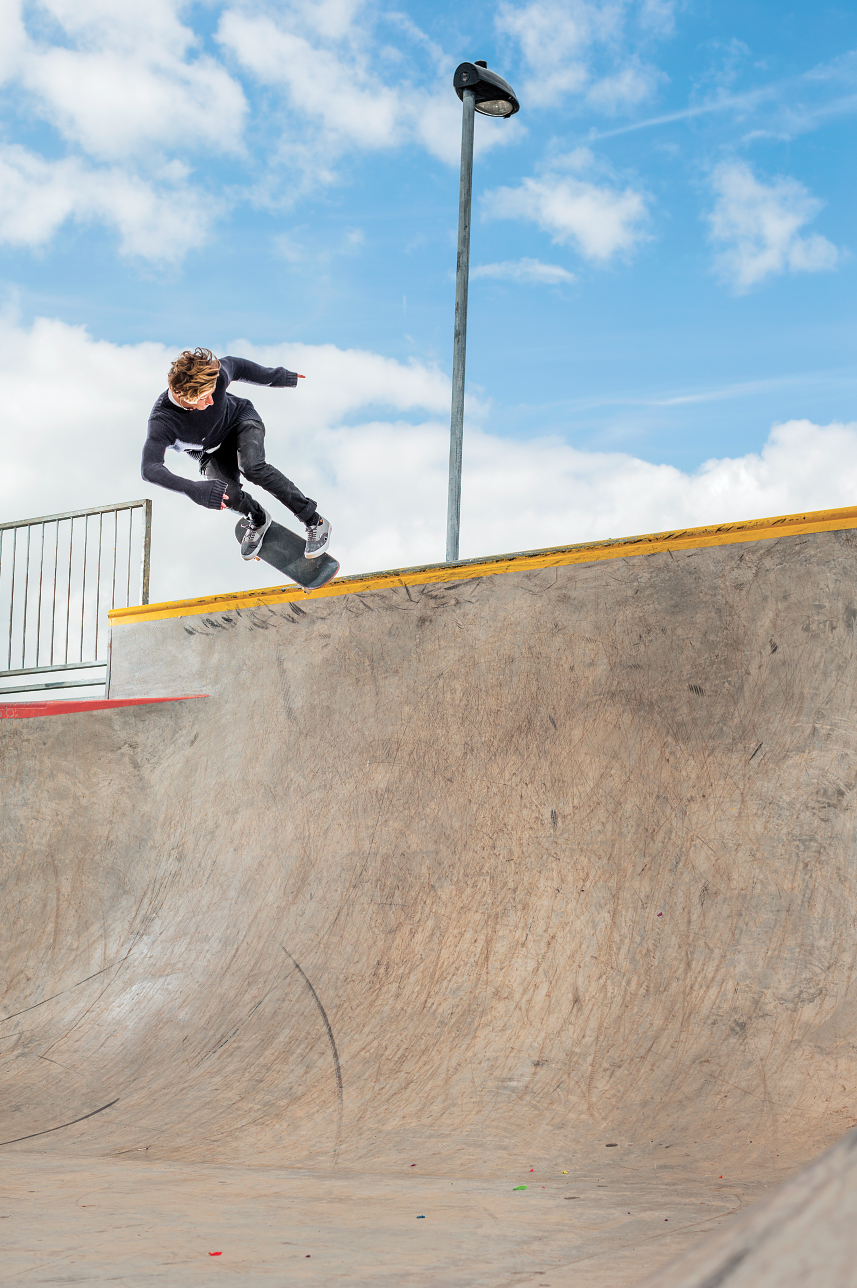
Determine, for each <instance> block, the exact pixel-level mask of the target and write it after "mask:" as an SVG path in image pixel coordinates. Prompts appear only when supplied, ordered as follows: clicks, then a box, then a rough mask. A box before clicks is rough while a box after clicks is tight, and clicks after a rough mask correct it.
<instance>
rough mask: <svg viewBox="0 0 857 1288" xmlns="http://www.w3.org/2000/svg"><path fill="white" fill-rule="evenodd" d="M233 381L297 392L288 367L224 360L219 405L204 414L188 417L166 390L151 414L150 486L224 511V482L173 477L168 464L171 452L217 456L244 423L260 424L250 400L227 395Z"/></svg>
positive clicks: (146, 469)
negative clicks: (167, 453) (232, 431)
mask: <svg viewBox="0 0 857 1288" xmlns="http://www.w3.org/2000/svg"><path fill="white" fill-rule="evenodd" d="M233 380H243V381H245V382H246V383H247V384H251V385H269V386H271V387H272V388H274V389H294V387H295V385H296V384H297V383H298V377H297V374H296V373H295V372H294V371H287V370H286V368H285V367H260V366H259V364H258V363H256V362H250V361H248V359H247V358H221V359H220V371H219V372H218V375H217V384H216V385H215V388H214V395H213V396H214V402H213V403H212V405H211V406H210V407H206V408H205V410H204V411H185V409H184V408H183V407H177V406H176V405H175V403H174V402H171V401H170V396H169V393H168V391H167V390H166V389H165V390H164V392H163V393H162V394H161V396H160V397H159V398H158V399H157V401H156V402H155V405H154V407H153V408H152V410H151V412H150V414H149V432H148V435H147V437H146V442H145V445H144V447H143V464H142V471H141V472H142V475H143V478H144V479H145V480H146V482H147V483H156V484H157V485H158V487H166V488H169V489H170V491H171V492H184V494H185V496H189V497H190V499H191V500H192V501H196V503H197V505H202V506H205V507H206V508H207V509H209V510H219V509H220V502H221V500H222V497H223V484H222V483H221V482H220V480H219V479H206V478H203V479H200V480H199V481H198V482H197V481H196V480H194V479H184V478H182V477H181V476H180V475H178V474H173V473H172V472H171V471H170V470H168V469H167V467H166V465H165V464H164V455H165V453H166V450H167V448H168V447H172V448H173V449H174V450H175V451H177V452H191V451H196V452H198V451H203V452H213V451H214V450H215V449H216V448H218V447H219V446H220V445H221V443H222V442H223V440H224V439H225V438H226V436H227V434H228V433H229V431H230V430H231V429H233V428H234V426H235V425H237V424H239V423H240V422H241V421H242V420H259V419H260V416H259V413H258V412H257V411H256V408H255V407H254V406H253V404H252V403H251V402H250V399H249V398H236V397H235V395H234V394H228V393H227V392H226V390H227V388H228V386H229V385H230V384H231V382H232V381H233Z"/></svg>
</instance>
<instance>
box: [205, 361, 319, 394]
mask: <svg viewBox="0 0 857 1288" xmlns="http://www.w3.org/2000/svg"><path fill="white" fill-rule="evenodd" d="M220 370H221V371H222V372H224V373H225V375H226V381H227V384H228V383H230V382H231V381H233V380H243V381H244V382H245V384H248V385H268V386H270V388H272V389H294V387H295V385H296V384H297V383H298V381H299V380H303V379H304V377H303V376H302V375H301V374H300V373H299V372H297V371H289V369H288V368H287V367H261V366H260V365H259V363H258V362H251V361H250V359H249V358H232V357H226V358H221V359H220Z"/></svg>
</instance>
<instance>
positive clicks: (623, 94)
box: [586, 59, 663, 116]
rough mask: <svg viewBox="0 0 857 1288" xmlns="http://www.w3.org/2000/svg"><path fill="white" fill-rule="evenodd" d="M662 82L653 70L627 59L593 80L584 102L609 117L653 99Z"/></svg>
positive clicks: (643, 64) (636, 60)
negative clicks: (610, 73) (619, 65)
mask: <svg viewBox="0 0 857 1288" xmlns="http://www.w3.org/2000/svg"><path fill="white" fill-rule="evenodd" d="M662 79H663V77H662V76H661V75H660V74H659V72H658V70H657V68H655V67H652V66H651V65H650V64H647V63H642V62H640V61H639V60H638V59H631V60H630V61H629V62H628V63H626V64H625V66H624V67H621V68H620V69H619V70H618V71H616V72H614V73H613V74H612V75H610V76H603V77H602V78H601V79H600V80H598V81H596V82H595V84H594V85H593V86H592V87H591V88H590V89H589V90H588V92H587V95H586V101H587V103H588V104H589V105H590V107H595V108H599V109H600V110H601V111H602V112H606V113H608V114H609V115H611V116H612V115H615V114H616V113H617V112H620V111H622V110H623V109H625V108H629V107H636V106H637V104H638V103H644V102H645V101H646V100H647V99H649V98H652V97H654V94H655V91H656V89H657V86H658V83H659V81H661V80H662Z"/></svg>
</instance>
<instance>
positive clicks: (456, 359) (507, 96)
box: [446, 61, 520, 563]
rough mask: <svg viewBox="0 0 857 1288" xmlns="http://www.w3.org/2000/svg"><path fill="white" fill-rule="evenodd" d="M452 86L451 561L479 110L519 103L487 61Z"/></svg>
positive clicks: (459, 74)
mask: <svg viewBox="0 0 857 1288" xmlns="http://www.w3.org/2000/svg"><path fill="white" fill-rule="evenodd" d="M452 84H453V88H454V89H455V92H456V94H457V95H458V97H459V98H460V99H461V104H462V113H461V185H460V188H459V194H458V258H457V261H456V267H455V341H454V344H453V350H452V415H451V418H450V432H449V500H448V503H447V511H446V562H447V563H455V561H456V560H457V559H458V532H459V526H460V521H461V446H462V440H463V437H464V359H465V351H466V348H467V284H468V279H469V276H470V197H471V192H472V189H473V121H474V115H473V114H474V112H481V113H482V115H483V116H500V117H503V116H514V114H515V113H516V112H517V110H518V108H519V106H520V104H519V103H518V100H517V99H516V98H515V94H514V91H513V90H512V87H511V85H509V84H507V82H506V81H504V80H503V78H502V76H498V75H497V73H496V72H489V70H488V64H487V63H484V62H481V61H477V62H475V63H462V64H461V66H460V67H457V68H456V69H455V75H454V76H453V78H452Z"/></svg>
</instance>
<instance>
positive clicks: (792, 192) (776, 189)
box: [708, 161, 839, 291]
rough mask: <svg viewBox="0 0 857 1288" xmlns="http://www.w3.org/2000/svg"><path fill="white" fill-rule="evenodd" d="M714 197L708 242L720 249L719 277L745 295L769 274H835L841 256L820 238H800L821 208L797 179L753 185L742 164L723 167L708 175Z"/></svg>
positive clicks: (756, 181) (753, 178) (729, 163)
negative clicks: (803, 230)
mask: <svg viewBox="0 0 857 1288" xmlns="http://www.w3.org/2000/svg"><path fill="white" fill-rule="evenodd" d="M711 184H712V187H713V189H714V192H715V194H716V201H715V205H714V209H713V210H712V212H711V213H710V215H709V216H708V221H709V224H710V227H711V238H712V240H713V241H714V242H715V243H717V244H719V245H720V246H722V248H723V249H722V250H721V251H720V252H719V253H718V255H717V258H716V265H717V268H718V270H719V272H720V274H721V275H722V276H723V277H724V278H725V279H726V280H727V281H728V282H730V283H731V284H732V285H733V286H734V287H735V288H736V289H737V290H738V291H746V290H748V289H749V288H750V287H751V286H755V285H756V283H757V282H761V281H763V280H764V279H765V278H766V277H768V276H769V275H770V274H771V273H784V272H786V271H787V270H790V271H791V272H806V273H817V272H819V271H821V270H823V269H832V268H835V267H836V265H837V263H838V261H839V251H838V249H837V248H836V246H834V245H833V243H832V242H830V241H828V240H827V238H826V237H822V236H821V235H820V234H818V233H813V234H811V235H810V236H808V237H802V236H800V235H799V234H800V229H801V228H803V226H804V225H805V224H808V223H809V222H810V220H812V219H814V218H815V216H816V215H817V214H818V212H819V211H820V210H821V209H822V208H823V206H824V202H823V201H819V199H818V198H817V197H813V196H812V194H811V193H810V192H809V191H808V190H807V189H806V188H805V187H804V185H803V184H802V183H799V182H798V181H797V179H792V178H789V177H787V176H778V177H776V178H774V179H772V180H771V181H770V182H769V183H765V182H764V181H762V180H761V179H757V178H756V176H755V175H754V174H753V171H752V170H751V169H750V167H749V166H748V165H747V164H746V163H745V162H743V161H724V162H722V163H721V164H720V165H718V166H717V167H716V169H715V170H714V172H713V174H712V178H711Z"/></svg>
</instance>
